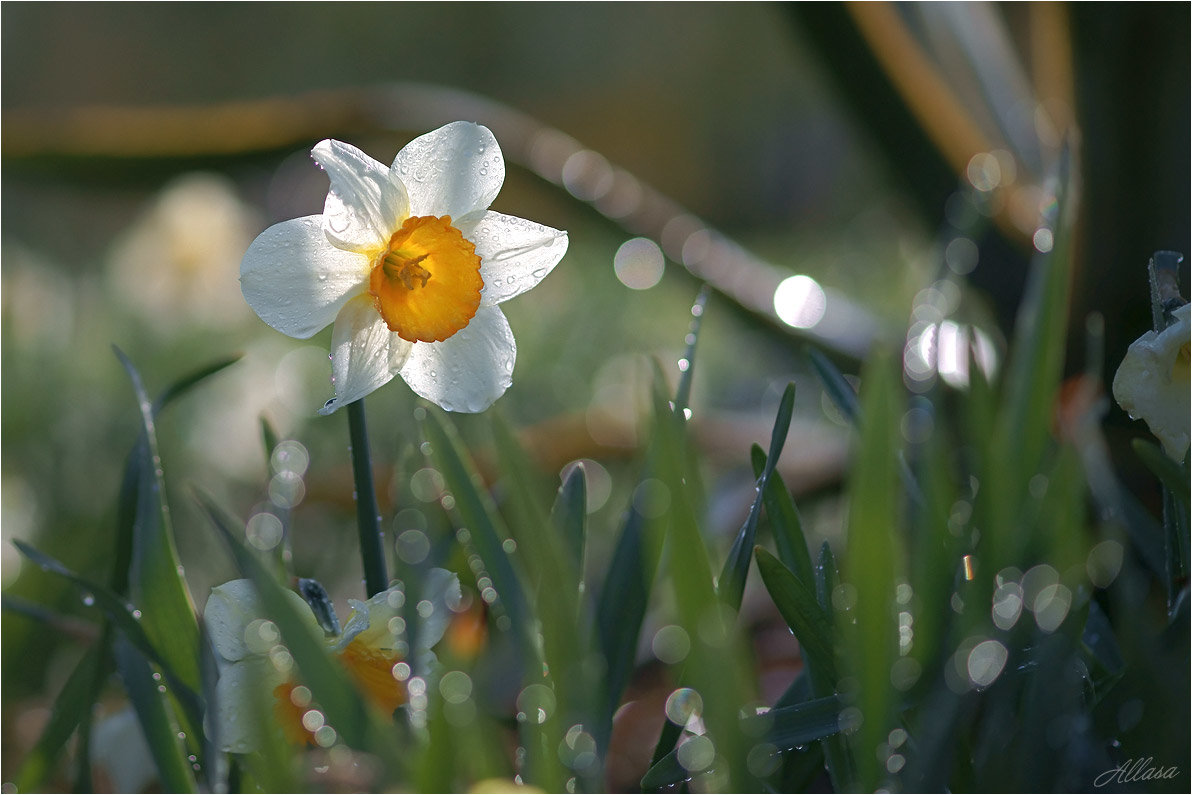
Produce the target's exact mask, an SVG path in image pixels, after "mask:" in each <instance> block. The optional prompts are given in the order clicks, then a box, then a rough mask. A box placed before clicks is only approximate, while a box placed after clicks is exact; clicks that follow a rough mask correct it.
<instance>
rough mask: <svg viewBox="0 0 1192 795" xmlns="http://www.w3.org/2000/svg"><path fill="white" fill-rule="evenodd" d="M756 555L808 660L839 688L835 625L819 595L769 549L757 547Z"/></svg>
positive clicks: (775, 598) (765, 582)
mask: <svg viewBox="0 0 1192 795" xmlns="http://www.w3.org/2000/svg"><path fill="white" fill-rule="evenodd" d="M754 554H755V555H756V556H757V570H758V572H759V573H760V574H761V575H762V582H763V583H764V584H765V586H766V590H767V591H768V592H769V593H770V598H771V599H773V600H774V604H775V605H776V606H777V607H778V612H780V613H782V617H783V619H785V620H786V623H787V625H788V626H789V627H790V628H791V632H793V633H794V634H795V638H796V639H797V640H798V641H799V646H800V647H801V648H802V650H803V655H804V659H805V660H806V661H807V662H810V663H811V665H813V666H814V667H815V669H816V670H817V671H822V672H823V673H824V675H825V676H827V677H828V681H829V683H831V684H830V687H835V682H836V676H837V674H836V659H835V652H834V650H833V646H832V625H831V624H829V623H828V619H827V618H826V617H825V616H824V612H823V610H821V609H820V606H819V604H818V603H817V602H816V600H815V594H814V593H812V591H811V590H810V589H809V588H807V586H805V585H804V584H803V583H802V582H801V581H800V580H799V578H798V577H796V576H795V574H794V572H792V571H791V570H790V569H788V568H787V567H786V566H783V565H782V563H781V561H779V560H778V558H776V557H774V556H773V555H771V554H770V553H769V552H767V551H766V550H764V549H762V548H761V547H755V548H754Z"/></svg>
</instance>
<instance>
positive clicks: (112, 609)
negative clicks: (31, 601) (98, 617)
mask: <svg viewBox="0 0 1192 795" xmlns="http://www.w3.org/2000/svg"><path fill="white" fill-rule="evenodd" d="M12 543H13V545H14V546H16V548H17V549H18V550H19V551H20V553H21V554H22V555H24V556H25V557H27V558H28V559H29V560H30V561H32V562H33V563H34V564H35V565H37V566H38V567H40V568H41V569H42V571H46V572H51V573H53V574H57V575H58V576H60V577H64V578H66V579H67V580H69V581H70V582H72V583H74V585H75V587H77V588H78V589H79V592H80V593H81V594H82V595H83V598H84V599H85V600H91V601H92V602H93V603H94V605H95V606H96V607H97V608H99V609H100V610H101V611H102V612H103V614H104V615H105V616H106V617H107V619H108V620H109V621H111V622H112V624H114V625H115V627H116V628H117V629H118V630H119V631H120V632H121V633H122V634H123V635H124V637H125V638H126V639H127V640H128V642H129V643H130V644H132V645H133V647H135V648H136V650H137V651H138V652H139V653H140V654H142V655H143V656H144V657H146V658H147V659H149V660H151V661H153V662H154V663H155V664H157V665H158V666H160V667H161V672H162V675H163V676H164V677H165V679H166V682H167V683H168V684H169V686H170V688H171V689H172V690H173V692H174V694H175V695H176V696H177V697H178V698H179V699H180V700H181V701H182V702H183V704H184V706H185V708H186V710H187V712H189V713H191V714H193V715H196V716H197V715H200V714H201V710H200V708H199V702H198V697H197V696H196V695H195V691H194V690H193V689H192V688H191V687H190V686H189V685H188V684H187V682H186V680H184V679H183V678H182V677H180V676H179V675H178V673H177V671H175V670H174V668H173V667H172V665H171V663H170V660H168V659H167V658H166V656H165V655H164V654H163V653H161V651H160V650H159V649H158V647H157V646H156V645H154V643H153V641H152V639H150V637H149V635H148V633H146V632H145V629H144V628H143V627H142V625H141V620H140V619H138V618H137V617H136V615H135V614H134V613H133V610H132V608H131V606H130V605H128V604H127V603H126V602H124V600H122V599H121V598H120V597H118V596H117V595H116V594H114V593H112V592H111V591H110V590H108V589H107V588H105V587H104V586H102V585H100V584H99V583H96V582H92V581H91V580H88V579H87V578H86V577H82V576H80V575H78V574H75V573H74V572H73V571H71V570H70V569H68V568H66V566H64V565H62V563H60V562H59V561H57V560H55V559H54V558H52V557H50V556H49V555H46V554H45V553H44V552H41V551H40V550H38V549H36V548H34V547H32V546H30V545H29V544H26V543H25V542H24V541H21V540H19V539H13V542H12Z"/></svg>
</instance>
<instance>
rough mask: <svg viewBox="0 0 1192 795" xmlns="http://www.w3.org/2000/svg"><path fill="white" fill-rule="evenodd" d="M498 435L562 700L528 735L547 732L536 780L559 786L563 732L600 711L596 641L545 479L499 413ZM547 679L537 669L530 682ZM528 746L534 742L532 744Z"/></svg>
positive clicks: (517, 536)
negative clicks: (548, 506)
mask: <svg viewBox="0 0 1192 795" xmlns="http://www.w3.org/2000/svg"><path fill="white" fill-rule="evenodd" d="M493 438H494V441H495V442H496V450H497V459H498V463H499V465H500V471H501V477H502V480H503V481H506V482H507V484H508V485H507V490H508V493H509V499H508V503H509V506H510V511H511V513H512V514H513V519H514V522H513V525H512V526H513V527H514V528H517V531H516V532H515V533H514V536H513V537H514V540H515V541H516V542H517V544H518V551H519V553H520V555H521V559H522V560H523V561H525V562H526V564H527V565H526V569H527V572H528V574H529V576H530V581H531V584H532V586H533V587H534V588H535V589H536V592H537V596H538V598H537V599H536V600H535V604H536V605H537V614H538V618H539V620H540V621H541V624H542V626H541V639H542V654H543V658H544V661H545V663H546V668H547V670H548V671H549V675H548V677H547V681H548V682H549V683H550V685H552V686H553V688H554V691H555V701H556V705H555V709H554V711H553V712H552V713H551V715H550V716H549V717H550V719H548V720H546V721H544V722H542V723H541V724H537V725H535V726H533V727H531V726H530V725H529V724H533V722H532V721H527V722H526V723H525V724H523V734H525V733H526V731H525V730H526V729H529V730H530V731H529V733H531V734H533V733H539V734H541V742H542V743H543V745H544V747H545V749H546V751H545V752H544V754H543V759H541V760H540V761H538V763H537V765H536V767H537V769H538V770H539V771H540V774H541V775H540V776H539V777H538V778H536V779H535V780H534V783H536V784H538V785H539V786H542V787H544V788H547V789H551V788H559V787H564V786H565V782H566V779H567V776H566V775H565V774H564V773H563V770H562V768H561V767H560V761H561V760H560V756H559V754H558V748H559V745H560V743H562V742H563V732H564V731H566V729H567V728H568V727H570V726H574V725H576V724H582V725H591V724H592V723H593V722H594V712H595V703H594V702H595V700H596V699H595V691H596V687H595V683H594V682H590V681H589V680H590V676H589V672H590V671H591V670H593V668H592V666H591V665H588V664H587V663H588V655H589V649H590V647H591V643H590V640H589V638H588V636H587V633H586V631H585V630H586V628H585V627H582V626H581V625H580V623H579V622H578V618H579V615H580V608H579V589H578V587H577V585H578V583H579V581H580V574H579V571H578V570H577V569H576V568H575V567H574V566H573V564H572V556H571V555H570V554H569V553H568V552H567V551H566V550H565V549H563V546H562V543H561V539H559V537H558V536H557V535H556V534H555V533H554V530H553V526H552V524H551V522H550V521H549V520H548V519H547V516H546V514H545V513H544V511H543V510H542V508H541V503H540V501H539V495H537V494H535V493H533V490H532V488H533V484H534V483H535V481H537V480H538V479H539V478H538V477H537V475H538V473H537V470H535V469H534V468H533V466H532V465H531V464H530V462H529V458H528V457H527V456H526V453H525V451H524V450H523V449H522V448H521V445H520V444H519V443H518V441H517V438H516V437H515V436H514V434H513V431H512V430H511V429H510V428H509V426H508V425H507V424H506V423H505V422H504V421H502V420H501V419H500V418H499V417H495V418H494V422H493ZM541 679H542V677H541V676H538V675H534V674H531V675H530V676H529V682H528V684H532V683H534V682H537V681H540V680H541ZM526 747H527V748H533V747H534V745H533V744H530V743H527V744H526ZM585 778H586V777H585ZM592 783H593V784H595V782H592Z"/></svg>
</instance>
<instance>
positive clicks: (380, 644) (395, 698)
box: [203, 569, 460, 753]
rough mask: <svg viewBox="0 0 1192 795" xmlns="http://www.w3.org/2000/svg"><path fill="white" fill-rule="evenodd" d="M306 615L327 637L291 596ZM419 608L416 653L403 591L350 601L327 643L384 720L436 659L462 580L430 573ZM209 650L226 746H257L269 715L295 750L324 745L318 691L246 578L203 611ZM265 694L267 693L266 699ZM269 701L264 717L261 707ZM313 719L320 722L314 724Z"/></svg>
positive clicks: (217, 594)
mask: <svg viewBox="0 0 1192 795" xmlns="http://www.w3.org/2000/svg"><path fill="white" fill-rule="evenodd" d="M288 593H289V594H290V597H291V598H292V599H293V600H294V601H295V604H296V606H297V605H301V608H300V609H301V612H302V615H303V616H304V617H309V621H308V624H309V627H310V631H311V633H312V634H317V635H318V636H320V637H322V636H323V631H322V629H321V628H320V627H319V625H318V621H317V620H316V618H315V615H314V613H313V612H312V611H311V609H310V607H309V606H308V605H307V604H306V602H305V601H303V600H302V597H300V596H298V594H296V593H293V592H288ZM422 597H423V598H422V600H421V601H420V602H419V606H418V607H419V609H418V610H417V615H418V616H419V618H418V631H417V633H415V644H416V645H415V648H414V650H413V651H412V652H411V650H410V648H409V644H408V643H407V641H406V637H407V633H406V626H405V619H404V618H403V617H402V607H403V605H404V603H405V594H404V592H403V591H402V589H401V587H400V586H395V587H393V588H390V589H389V590H387V591H383V592H381V593H379V594H377V595H376V596H374V597H372V598H371V599H369V600H368V601H367V602H360V601H356V600H349V603H350V604H351V606H352V614H351V616H349V618H348V621H347V623H346V624H345V625H344V629H343V632H342V633H340V634H339V635H337V636H333V637H330V638H325V641H326V645H327V651H328V653H329V654H332V655H334V656H335V657H336V658H337V659H338V660H339V662H340V663H341V664H342V665H343V666H344V668H345V669H346V671H347V673H348V675H349V676H350V677H351V679H352V681H353V682H354V683H355V684H356V686H357V689H358V690H359V692H360V694H361V696H362V697H363V698H364V700H365V701H366V702H367V703H368V704H370V705H372V706H373V707H374V708H375V709H377V710H378V711H380V712H382V713H383V714H385V715H391V714H392V713H393V711H394V710H395V709H397V708H398V707H399V706H401V705H402V704H404V703H405V702H406V679H407V678H408V677H409V676H410V675H411V674H425V673H426V672H427V671H429V670H430V669H431V667H432V666H433V665H434V662H435V656H434V654H433V652H431V651H430V648H431V647H432V646H434V645H435V644H436V643H438V642H439V639H440V638H442V636H443V633H444V631H445V630H446V628H447V626H448V624H449V623H450V621H451V617H452V615H453V613H452V607H453V606H456V605H458V604H459V600H460V592H459V581H458V580H457V579H456V577H455V575H454V574H452V573H451V572H448V571H446V570H444V569H432V570H431V571H430V572H428V573H427V577H426V582H425V587H424V589H423V594H422ZM203 617H204V621H205V622H206V625H207V628H208V632H209V633H210V636H211V643H212V646H213V647H214V648H215V651H216V654H217V656H218V659H219V662H220V676H219V681H218V683H217V684H216V705H215V711H214V714H215V727H214V728H215V731H216V732H217V737H218V739H219V743H220V746H221V748H223V750H225V751H231V752H234V753H246V752H249V751H252V750H254V749H256V748H257V747H259V746H260V741H261V732H262V731H264V730H265V727H266V725H267V723H266V720H263V718H266V717H267V718H268V719H270V720H271V721H272V723H273V724H274V725H275V726H276V727H277V728H278V729H279V730H280V731H281V733H282V734H283V736H285V737H286V739H288V740H289V741H290V742H292V743H294V744H296V745H303V744H309V745H315V744H320V735H319V729H320V728H321V727H322V725H323V724H322V719H321V715H320V714H319V713H318V712H317V710H316V709H315V707H316V701H317V694H312V693H311V691H310V690H309V689H308V688H307V687H305V686H304V685H302V684H301V682H299V681H297V680H296V679H295V678H294V676H293V675H292V670H291V668H292V665H291V662H292V661H291V660H290V659H289V655H288V652H286V650H285V647H284V646H282V645H281V638H280V636H279V634H278V632H277V629H276V627H275V626H273V624H272V622H270V621H269V620H268V619H267V618H265V616H264V615H263V613H262V610H261V605H260V601H259V599H258V597H257V595H256V590H255V589H254V588H253V586H252V583H251V582H250V581H248V580H232V581H231V582H227V583H224V584H223V585H220V586H218V587H216V588H213V589H212V591H211V597H210V598H209V599H208V600H207V605H206V607H205V608H204V610H203ZM262 694H268V695H267V696H263V695H262ZM269 700H272V708H271V710H269V711H268V712H269V714H268V715H267V716H265V715H263V714H261V713H262V710H261V709H259V707H261V706H263V705H264V704H266V703H268V702H269ZM312 715H317V716H318V717H317V718H315V719H314V720H312Z"/></svg>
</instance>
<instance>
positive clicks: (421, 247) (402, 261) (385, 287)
mask: <svg viewBox="0 0 1192 795" xmlns="http://www.w3.org/2000/svg"><path fill="white" fill-rule="evenodd" d="M482 287H484V280H483V279H482V278H481V277H480V257H479V256H477V255H476V246H475V245H474V244H473V243H472V242H471V241H469V240H466V239H465V238H464V236H463V233H462V232H460V231H459V230H458V229H456V228H455V227H454V226H452V225H451V216H450V215H444V216H442V217H441V218H436V217H434V216H430V215H427V216H420V217H416V218H413V217H412V218H407V219H406V221H405V223H403V224H402V225H401V228H400V229H398V230H397V231H396V232H394V233H393V237H391V238H390V239H389V247H388V248H386V249H385V250H384V251H382V252H381V253H380V254H379V255H377V257H376V259H374V260H373V263H372V272H371V273H370V274H369V279H368V292H369V294H370V295H371V296H372V297H373V301H374V302H375V304H376V307H377V311H378V312H380V313H381V317H383V318H384V319H385V324H386V325H387V326H389V330H390V331H392V332H394V333H395V334H397V335H398V336H399V337H401V338H402V339H404V340H407V341H409V342H441V341H443V340H445V339H447V338H448V337H450V336H451V335H452V334H454V333H455V332H457V331H459V330H460V329H462V328H463V327H464V326H466V325H468V322H469V321H470V320H471V319H472V318H473V316H475V314H476V310H477V308H479V306H480V290H481V288H482Z"/></svg>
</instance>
